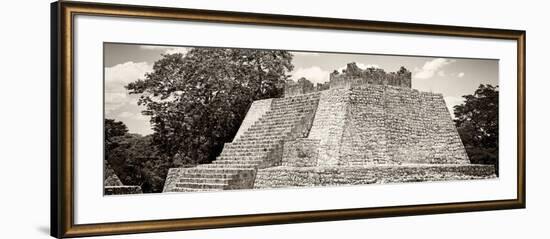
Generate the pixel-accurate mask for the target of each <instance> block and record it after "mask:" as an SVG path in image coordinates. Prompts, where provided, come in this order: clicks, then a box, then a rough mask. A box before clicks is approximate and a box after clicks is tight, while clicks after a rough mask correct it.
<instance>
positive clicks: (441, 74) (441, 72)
mask: <svg viewBox="0 0 550 239" xmlns="http://www.w3.org/2000/svg"><path fill="white" fill-rule="evenodd" d="M437 75H438V76H441V77H445V71H438V72H437Z"/></svg>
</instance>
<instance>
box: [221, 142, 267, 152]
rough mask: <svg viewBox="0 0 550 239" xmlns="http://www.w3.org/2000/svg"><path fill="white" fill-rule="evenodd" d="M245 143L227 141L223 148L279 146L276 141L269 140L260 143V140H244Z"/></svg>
mask: <svg viewBox="0 0 550 239" xmlns="http://www.w3.org/2000/svg"><path fill="white" fill-rule="evenodd" d="M243 143H244V144H233V143H226V144H225V145H224V147H223V150H229V149H231V150H233V149H250V148H259V149H260V148H275V147H277V144H276V143H273V142H269V143H258V142H253V141H250V142H243Z"/></svg>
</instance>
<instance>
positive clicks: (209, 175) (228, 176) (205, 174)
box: [182, 170, 236, 179]
mask: <svg viewBox="0 0 550 239" xmlns="http://www.w3.org/2000/svg"><path fill="white" fill-rule="evenodd" d="M235 175H236V174H235V173H216V172H215V171H214V170H212V171H209V172H203V173H186V174H183V175H182V177H186V178H218V179H220V178H225V179H232V178H233V177H235Z"/></svg>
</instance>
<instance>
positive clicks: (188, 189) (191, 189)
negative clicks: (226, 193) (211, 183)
mask: <svg viewBox="0 0 550 239" xmlns="http://www.w3.org/2000/svg"><path fill="white" fill-rule="evenodd" d="M222 190H223V189H218V188H210V189H204V188H185V187H177V186H176V187H175V188H174V189H173V191H172V192H212V191H222Z"/></svg>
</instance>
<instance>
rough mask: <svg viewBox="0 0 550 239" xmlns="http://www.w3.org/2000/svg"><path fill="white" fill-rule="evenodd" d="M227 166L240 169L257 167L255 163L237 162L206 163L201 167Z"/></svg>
mask: <svg viewBox="0 0 550 239" xmlns="http://www.w3.org/2000/svg"><path fill="white" fill-rule="evenodd" d="M227 167H231V168H240V169H255V168H257V167H258V165H257V164H237V163H234V164H207V165H204V167H203V168H222V169H223V168H227Z"/></svg>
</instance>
